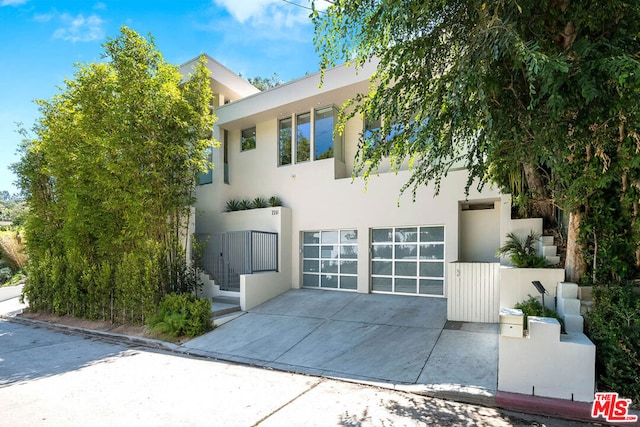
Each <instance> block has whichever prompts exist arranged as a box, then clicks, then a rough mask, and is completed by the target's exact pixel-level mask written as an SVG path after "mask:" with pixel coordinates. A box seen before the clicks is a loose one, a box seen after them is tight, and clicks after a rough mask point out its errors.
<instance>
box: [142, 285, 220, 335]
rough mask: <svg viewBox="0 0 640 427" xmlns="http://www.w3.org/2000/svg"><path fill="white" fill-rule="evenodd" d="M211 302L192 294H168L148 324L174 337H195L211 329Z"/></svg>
mask: <svg viewBox="0 0 640 427" xmlns="http://www.w3.org/2000/svg"><path fill="white" fill-rule="evenodd" d="M210 316H211V303H210V302H209V300H207V299H198V298H196V297H195V296H193V295H192V294H168V295H167V296H166V297H165V298H164V300H162V302H161V303H160V307H159V308H158V312H157V314H156V315H155V316H153V317H151V318H150V319H149V320H148V323H147V325H148V326H149V327H150V328H151V329H152V330H153V331H155V332H158V333H161V334H166V335H169V336H172V337H179V336H188V337H195V336H198V335H202V334H204V333H205V332H208V331H210V330H211V318H210Z"/></svg>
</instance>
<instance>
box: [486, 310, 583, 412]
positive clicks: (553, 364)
mask: <svg viewBox="0 0 640 427" xmlns="http://www.w3.org/2000/svg"><path fill="white" fill-rule="evenodd" d="M528 321H529V327H528V328H529V335H528V336H526V337H522V338H514V337H507V336H500V338H499V343H498V345H499V350H498V353H499V356H498V390H500V391H506V392H511V393H520V394H527V395H535V396H544V397H553V398H557V399H565V400H577V401H581V402H592V401H593V394H594V391H595V356H596V346H595V345H594V344H593V343H592V342H591V341H589V339H588V338H587V337H586V336H585V335H584V334H580V333H575V334H564V335H560V324H559V323H558V321H557V320H556V319H551V318H546V317H534V316H531V317H529V319H528Z"/></svg>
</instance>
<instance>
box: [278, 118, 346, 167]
mask: <svg viewBox="0 0 640 427" xmlns="http://www.w3.org/2000/svg"><path fill="white" fill-rule="evenodd" d="M337 111H338V110H337V109H336V108H335V107H333V106H329V107H323V108H318V109H317V110H313V111H308V112H305V113H301V114H297V115H295V116H293V117H287V118H286V119H281V120H280V121H279V124H278V133H279V144H278V166H283V165H290V164H291V163H293V162H294V160H295V163H302V162H307V161H309V160H322V159H330V158H333V157H335V158H337V159H338V160H344V153H343V151H344V148H343V143H342V136H338V137H336V136H335V135H334V131H335V126H336V122H337V116H338V112H337ZM294 129H295V132H294Z"/></svg>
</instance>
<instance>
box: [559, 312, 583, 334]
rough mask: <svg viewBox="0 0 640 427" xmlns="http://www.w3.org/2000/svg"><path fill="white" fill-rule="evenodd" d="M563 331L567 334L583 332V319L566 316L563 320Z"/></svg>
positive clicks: (572, 315) (571, 315)
mask: <svg viewBox="0 0 640 427" xmlns="http://www.w3.org/2000/svg"><path fill="white" fill-rule="evenodd" d="M563 320H564V330H565V331H567V332H579V333H583V332H584V318H583V317H582V316H578V315H575V314H567V315H565V316H564V318H563Z"/></svg>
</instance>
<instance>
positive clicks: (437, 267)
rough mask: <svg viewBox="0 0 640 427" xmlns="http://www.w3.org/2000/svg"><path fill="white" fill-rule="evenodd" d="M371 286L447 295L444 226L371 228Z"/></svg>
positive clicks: (390, 289)
mask: <svg viewBox="0 0 640 427" xmlns="http://www.w3.org/2000/svg"><path fill="white" fill-rule="evenodd" d="M371 289H372V291H377V292H392V293H402V294H421V295H437V296H443V295H444V227H443V226H431V227H395V228H376V229H373V230H371Z"/></svg>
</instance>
